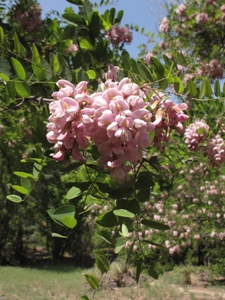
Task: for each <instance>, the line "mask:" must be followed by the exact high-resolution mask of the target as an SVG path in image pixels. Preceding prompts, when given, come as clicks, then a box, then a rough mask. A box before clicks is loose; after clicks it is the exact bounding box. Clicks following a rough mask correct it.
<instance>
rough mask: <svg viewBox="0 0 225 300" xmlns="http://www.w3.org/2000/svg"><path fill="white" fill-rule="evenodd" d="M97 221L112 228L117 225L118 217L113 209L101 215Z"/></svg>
mask: <svg viewBox="0 0 225 300" xmlns="http://www.w3.org/2000/svg"><path fill="white" fill-rule="evenodd" d="M96 223H97V224H98V225H101V226H102V227H106V228H111V227H114V226H116V225H117V218H116V217H115V215H114V213H113V212H112V211H110V212H106V213H104V214H102V215H100V216H99V217H98V218H97V220H96Z"/></svg>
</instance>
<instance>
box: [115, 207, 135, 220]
mask: <svg viewBox="0 0 225 300" xmlns="http://www.w3.org/2000/svg"><path fill="white" fill-rule="evenodd" d="M113 213H114V215H115V216H118V217H123V218H129V219H132V218H134V217H135V214H133V213H132V212H130V211H128V210H126V209H115V210H113Z"/></svg>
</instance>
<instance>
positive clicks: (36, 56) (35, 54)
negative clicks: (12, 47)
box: [31, 44, 41, 65]
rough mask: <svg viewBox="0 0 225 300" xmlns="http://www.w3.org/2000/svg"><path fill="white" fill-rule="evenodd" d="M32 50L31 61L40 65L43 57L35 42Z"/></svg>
mask: <svg viewBox="0 0 225 300" xmlns="http://www.w3.org/2000/svg"><path fill="white" fill-rule="evenodd" d="M31 51H32V58H31V61H32V62H33V63H35V64H37V65H38V64H39V63H40V62H41V57H40V54H39V52H38V49H37V47H36V46H35V44H33V46H32V48H31Z"/></svg>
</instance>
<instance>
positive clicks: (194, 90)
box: [187, 79, 197, 97]
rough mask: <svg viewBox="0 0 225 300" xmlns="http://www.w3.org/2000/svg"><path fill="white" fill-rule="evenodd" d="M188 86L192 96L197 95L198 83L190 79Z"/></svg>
mask: <svg viewBox="0 0 225 300" xmlns="http://www.w3.org/2000/svg"><path fill="white" fill-rule="evenodd" d="M187 88H188V90H189V92H190V95H191V96H192V97H195V96H196V95H197V88H196V84H195V83H194V81H193V80H192V79H189V80H188V83H187Z"/></svg>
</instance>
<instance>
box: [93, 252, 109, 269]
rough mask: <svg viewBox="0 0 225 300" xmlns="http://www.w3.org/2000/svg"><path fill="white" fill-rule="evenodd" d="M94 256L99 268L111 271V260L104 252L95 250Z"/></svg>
mask: <svg viewBox="0 0 225 300" xmlns="http://www.w3.org/2000/svg"><path fill="white" fill-rule="evenodd" d="M94 256H95V262H96V265H97V267H98V269H99V270H100V271H101V272H102V273H106V272H108V271H109V261H108V260H107V258H106V257H105V255H104V254H103V253H102V252H100V251H98V250H95V251H94Z"/></svg>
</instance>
